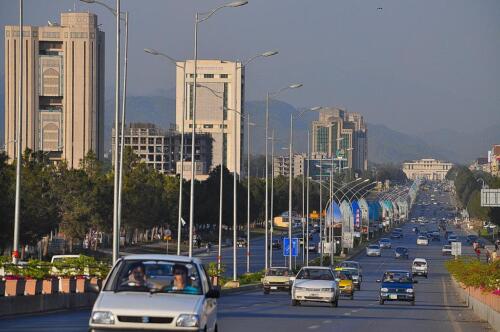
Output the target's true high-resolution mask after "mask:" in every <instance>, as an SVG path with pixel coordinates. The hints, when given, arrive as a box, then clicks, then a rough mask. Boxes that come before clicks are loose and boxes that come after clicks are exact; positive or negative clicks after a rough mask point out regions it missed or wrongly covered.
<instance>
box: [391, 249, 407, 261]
mask: <svg viewBox="0 0 500 332" xmlns="http://www.w3.org/2000/svg"><path fill="white" fill-rule="evenodd" d="M408 255H409V251H408V248H406V247H397V248H396V249H395V250H394V256H395V257H396V258H404V259H408V257H409V256H408Z"/></svg>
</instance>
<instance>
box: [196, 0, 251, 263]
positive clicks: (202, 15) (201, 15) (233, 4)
mask: <svg viewBox="0 0 500 332" xmlns="http://www.w3.org/2000/svg"><path fill="white" fill-rule="evenodd" d="M247 3H248V1H233V2H230V3H227V4H223V5H220V6H218V7H216V8H215V9H213V10H211V11H209V12H206V13H198V12H197V13H196V14H195V22H194V77H193V100H192V104H193V112H192V117H191V141H192V144H193V147H194V144H195V143H194V142H195V135H196V134H195V132H196V90H197V76H198V26H199V24H200V23H202V22H204V21H206V20H208V19H209V18H210V17H212V16H213V15H215V13H217V12H218V11H219V10H221V9H223V8H235V7H240V6H244V5H246V4H247ZM194 150H195V149H194V148H192V149H191V184H190V185H191V186H190V201H189V257H192V256H193V225H194V178H195V175H194V173H195V153H194ZM235 157H236V156H235ZM234 241H235V242H236V240H234ZM234 245H236V244H234Z"/></svg>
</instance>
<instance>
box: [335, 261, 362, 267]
mask: <svg viewBox="0 0 500 332" xmlns="http://www.w3.org/2000/svg"><path fill="white" fill-rule="evenodd" d="M339 266H340V267H352V268H357V267H358V263H355V262H342V263H340V265H339Z"/></svg>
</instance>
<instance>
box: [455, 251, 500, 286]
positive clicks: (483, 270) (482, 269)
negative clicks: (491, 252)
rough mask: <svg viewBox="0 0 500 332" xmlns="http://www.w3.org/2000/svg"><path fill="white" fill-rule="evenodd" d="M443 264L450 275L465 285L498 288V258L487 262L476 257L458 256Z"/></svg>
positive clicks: (499, 266)
mask: <svg viewBox="0 0 500 332" xmlns="http://www.w3.org/2000/svg"><path fill="white" fill-rule="evenodd" d="M445 265H446V268H447V269H448V271H449V272H450V273H451V275H452V276H453V277H455V279H457V281H459V282H461V283H463V284H464V285H465V286H467V287H475V288H481V289H484V290H486V291H496V290H499V289H500V260H496V261H495V262H492V263H489V264H487V263H482V262H480V261H479V260H477V259H472V258H459V259H457V260H450V261H447V262H446V263H445Z"/></svg>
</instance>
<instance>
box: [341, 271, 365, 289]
mask: <svg viewBox="0 0 500 332" xmlns="http://www.w3.org/2000/svg"><path fill="white" fill-rule="evenodd" d="M341 269H342V270H345V271H349V273H351V276H352V283H353V284H354V289H355V290H361V282H362V280H361V275H360V270H358V269H357V268H354V267H342V268H341Z"/></svg>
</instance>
